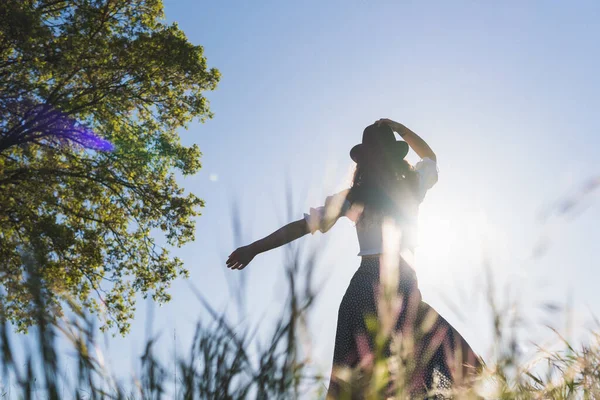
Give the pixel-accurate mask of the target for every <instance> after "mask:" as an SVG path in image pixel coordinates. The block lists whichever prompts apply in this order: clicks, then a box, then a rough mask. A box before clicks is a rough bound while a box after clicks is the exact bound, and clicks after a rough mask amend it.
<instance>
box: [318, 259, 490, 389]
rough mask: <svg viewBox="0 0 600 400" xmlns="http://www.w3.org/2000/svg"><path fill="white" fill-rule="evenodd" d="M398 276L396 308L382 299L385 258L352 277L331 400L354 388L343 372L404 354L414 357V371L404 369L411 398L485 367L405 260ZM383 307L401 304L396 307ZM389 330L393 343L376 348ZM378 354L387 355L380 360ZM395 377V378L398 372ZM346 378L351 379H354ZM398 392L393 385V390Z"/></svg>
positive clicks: (338, 336)
mask: <svg viewBox="0 0 600 400" xmlns="http://www.w3.org/2000/svg"><path fill="white" fill-rule="evenodd" d="M396 273H397V274H398V275H397V276H399V279H398V280H397V281H396V283H395V285H394V288H393V289H392V290H394V293H397V295H396V296H395V297H396V301H395V303H394V302H389V303H385V301H384V302H383V303H382V302H381V296H384V297H385V296H386V295H385V294H383V293H384V289H383V286H382V285H381V279H380V275H381V273H380V260H379V257H363V259H362V262H361V265H360V267H359V269H358V271H357V272H356V273H355V274H354V276H353V277H352V280H351V281H350V285H349V286H348V289H347V290H346V293H345V294H344V297H343V298H342V302H341V304H340V308H339V312H338V321H337V331H336V336H335V348H334V355H333V371H332V377H331V382H330V389H329V393H328V398H337V394H339V392H340V391H341V390H342V387H348V385H349V384H350V385H352V382H347V381H345V382H343V380H344V379H343V378H342V379H341V380H340V376H341V375H339V374H338V373H339V371H341V370H344V369H345V370H346V371H349V370H352V371H357V370H360V369H363V368H364V369H368V367H369V363H370V362H371V361H372V360H373V358H374V357H381V356H384V357H386V358H389V359H392V358H393V357H391V356H392V355H394V354H397V353H398V352H399V351H403V352H404V353H403V354H404V355H405V356H406V354H409V355H408V358H410V360H409V361H410V365H406V363H404V365H403V367H402V368H401V369H400V370H401V371H402V372H401V373H404V374H405V375H404V379H405V382H406V378H407V377H408V379H409V380H410V382H407V383H406V385H407V386H410V388H409V391H410V393H424V392H425V391H430V390H433V389H436V388H438V389H449V388H450V387H451V385H452V383H453V382H455V381H459V380H462V379H463V378H465V377H466V376H468V375H469V374H472V373H473V372H474V371H476V370H477V369H478V368H479V367H480V366H481V363H480V359H479V358H478V357H477V356H476V355H475V353H474V352H473V350H472V349H471V347H470V346H469V344H468V343H467V342H466V341H465V339H464V338H463V337H462V336H461V335H460V334H459V333H458V332H457V331H456V329H454V328H453V327H452V326H451V325H450V324H449V323H448V321H446V320H445V319H444V318H443V317H442V316H440V315H439V314H438V313H437V312H436V311H435V310H434V309H433V307H431V306H429V305H428V304H427V303H425V302H423V301H422V298H421V292H420V290H419V287H418V282H417V277H416V274H415V272H414V270H413V269H412V268H411V267H410V266H409V265H408V264H407V263H406V262H405V261H404V260H402V259H400V265H399V268H398V271H397V272H396ZM387 294H388V295H389V290H388V292H387ZM386 298H389V296H388V297H386ZM383 304H396V307H394V306H391V307H389V306H388V307H386V306H385V305H383ZM378 310H379V312H378ZM390 318H391V319H390ZM386 325H387V329H388V331H389V334H386V333H384V334H383V337H386V338H387V341H385V344H384V345H383V346H376V345H375V343H376V340H377V339H376V338H377V337H378V336H379V337H380V338H381V330H382V329H383V330H385V329H386V328H385V327H386ZM378 330H379V331H378ZM409 339H410V340H409ZM377 343H381V342H380V341H379V342H377ZM407 346H408V347H407ZM400 349H403V350H400ZM407 349H409V350H410V351H409V352H408V353H407V352H406V351H407ZM378 350H379V351H382V353H379V354H376V353H377V351H378ZM395 351H396V353H395ZM397 359H400V358H398V357H397ZM408 371H410V372H408ZM391 374H392V376H393V372H391ZM344 376H346V379H347V377H348V374H346V375H344ZM352 386H353V385H352ZM393 386H394V385H393V383H390V388H393ZM405 387H406V386H405ZM390 390H393V389H390ZM353 391H356V388H355V389H353ZM353 394H355V395H356V393H353ZM352 397H353V398H354V397H355V396H354V395H353V396H352ZM357 398H360V395H359V396H357Z"/></svg>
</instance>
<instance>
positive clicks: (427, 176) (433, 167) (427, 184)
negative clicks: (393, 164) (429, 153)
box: [415, 157, 439, 194]
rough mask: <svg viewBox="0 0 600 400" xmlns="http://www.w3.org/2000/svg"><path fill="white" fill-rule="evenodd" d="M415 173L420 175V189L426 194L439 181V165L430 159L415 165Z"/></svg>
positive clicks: (427, 158)
mask: <svg viewBox="0 0 600 400" xmlns="http://www.w3.org/2000/svg"><path fill="white" fill-rule="evenodd" d="M415 171H417V173H418V174H419V188H420V190H421V193H422V194H425V192H427V191H428V190H429V189H431V188H432V187H433V185H435V184H436V183H437V181H438V172H439V170H438V167H437V163H436V162H435V161H433V160H432V159H431V158H429V157H425V158H423V159H422V160H421V161H419V162H418V163H417V165H415Z"/></svg>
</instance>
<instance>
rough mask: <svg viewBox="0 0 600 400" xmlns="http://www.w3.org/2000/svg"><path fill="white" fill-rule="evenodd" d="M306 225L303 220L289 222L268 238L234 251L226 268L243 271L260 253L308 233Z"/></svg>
mask: <svg viewBox="0 0 600 400" xmlns="http://www.w3.org/2000/svg"><path fill="white" fill-rule="evenodd" d="M309 232H310V230H309V229H308V224H307V222H306V220H305V219H299V220H298V221H294V222H290V223H289V224H287V225H286V226H284V227H282V228H280V229H278V230H276V231H275V232H273V233H271V234H270V235H269V236H267V237H264V238H262V239H260V240H257V241H256V242H254V243H252V244H250V245H248V246H243V247H240V248H238V249H237V250H235V251H234V252H233V253H231V255H230V256H229V258H228V259H227V262H226V263H225V264H226V265H227V268H231V269H244V268H245V267H246V265H248V264H249V263H250V261H252V259H253V258H254V257H256V256H257V255H258V254H260V253H264V252H265V251H269V250H271V249H274V248H276V247H279V246H283V245H284V244H287V243H289V242H292V241H294V240H296V239H298V238H301V237H302V236H304V235H306V234H307V233H309Z"/></svg>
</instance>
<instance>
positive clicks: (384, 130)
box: [350, 123, 408, 163]
mask: <svg viewBox="0 0 600 400" xmlns="http://www.w3.org/2000/svg"><path fill="white" fill-rule="evenodd" d="M367 152H374V154H377V153H387V154H388V155H392V156H394V157H399V158H400V159H403V158H404V157H406V155H407V154H408V143H406V142H405V141H403V140H396V137H395V136H394V131H393V130H392V128H390V127H389V126H388V125H387V124H384V123H382V124H380V125H377V124H373V125H369V126H367V127H366V128H365V130H364V131H363V137H362V143H361V144H357V145H356V146H354V147H353V148H352V150H350V158H352V160H354V162H356V163H358V162H359V161H360V160H361V159H362V156H363V155H364V154H365V153H367Z"/></svg>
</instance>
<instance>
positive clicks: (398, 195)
mask: <svg viewBox="0 0 600 400" xmlns="http://www.w3.org/2000/svg"><path fill="white" fill-rule="evenodd" d="M418 185H419V179H418V174H417V172H416V171H415V170H414V168H413V166H412V165H411V164H410V163H409V162H408V161H406V160H404V159H402V158H400V157H393V156H386V155H384V154H376V153H375V152H367V153H365V154H364V155H363V156H362V157H361V159H360V160H359V161H358V163H357V165H356V170H355V171H354V178H353V180H352V186H351V187H350V192H349V193H348V196H347V200H348V201H349V202H350V203H351V204H357V205H360V206H362V207H363V212H362V213H361V217H360V219H359V221H358V222H360V221H363V220H372V219H374V218H375V219H379V218H383V217H392V218H394V219H396V220H398V219H402V218H405V217H412V216H415V215H416V213H417V211H418V207H419V204H420V203H421V201H422V200H423V199H422V198H420V196H419V191H418Z"/></svg>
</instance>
